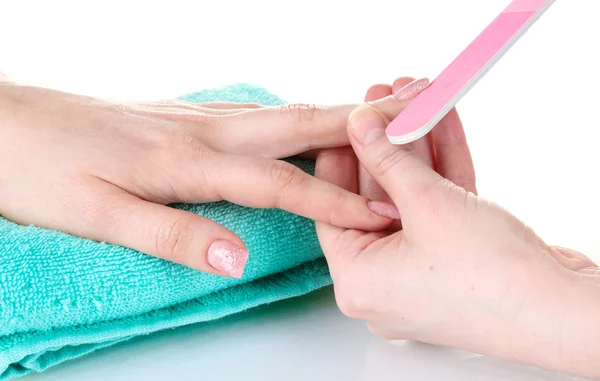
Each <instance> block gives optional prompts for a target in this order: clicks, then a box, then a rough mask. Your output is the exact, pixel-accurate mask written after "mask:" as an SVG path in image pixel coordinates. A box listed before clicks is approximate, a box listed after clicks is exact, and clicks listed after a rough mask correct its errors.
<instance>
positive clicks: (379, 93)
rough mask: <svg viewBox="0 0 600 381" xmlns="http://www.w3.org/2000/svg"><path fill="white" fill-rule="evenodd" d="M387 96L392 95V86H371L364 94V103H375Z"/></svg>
mask: <svg viewBox="0 0 600 381" xmlns="http://www.w3.org/2000/svg"><path fill="white" fill-rule="evenodd" d="M389 95H392V86H390V85H388V84H377V85H373V86H371V87H369V90H367V93H366V94H365V102H372V101H376V100H378V99H381V98H385V97H387V96H389Z"/></svg>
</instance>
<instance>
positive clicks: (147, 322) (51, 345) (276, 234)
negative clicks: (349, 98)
mask: <svg viewBox="0 0 600 381" xmlns="http://www.w3.org/2000/svg"><path fill="white" fill-rule="evenodd" d="M181 99H185V100H187V101H191V102H207V101H229V102H256V103H261V104H264V105H277V104H282V103H283V101H282V100H281V99H279V98H278V97H276V96H274V95H272V94H270V93H269V92H267V91H266V90H264V89H262V88H260V87H256V86H250V85H233V86H228V87H224V88H221V89H215V90H205V91H200V92H197V93H192V94H188V95H186V96H184V97H182V98H181ZM290 162H292V163H293V164H295V165H297V166H299V167H300V168H302V169H303V170H305V171H306V172H308V173H311V174H312V172H313V170H314V162H312V161H310V160H297V159H293V160H290ZM173 207H174V208H179V209H185V210H189V211H192V212H194V213H197V214H199V215H201V216H204V217H207V218H210V219H211V220H213V221H216V222H218V223H220V224H222V225H224V226H225V227H227V228H229V229H231V230H232V231H233V232H235V233H236V234H237V235H239V236H240V237H241V238H242V239H243V240H244V242H245V243H246V245H247V247H248V249H249V251H250V258H249V260H248V263H247V267H246V270H245V273H244V277H243V279H227V278H221V277H217V276H214V275H210V274H206V273H201V272H199V271H195V270H191V269H189V268H186V267H183V266H180V265H177V264H173V263H170V262H167V261H164V260H161V259H157V258H154V257H151V256H148V255H144V254H142V253H139V252H137V251H134V250H130V249H126V248H124V247H120V246H113V245H108V244H105V243H98V242H95V241H91V240H86V239H82V238H78V237H74V236H71V235H68V234H65V233H62V232H58V231H53V230H47V229H41V228H38V227H35V226H20V225H17V224H14V223H12V222H10V221H8V220H6V219H3V218H1V217H0V380H6V379H9V378H13V377H17V376H22V375H25V374H27V373H29V372H40V371H43V370H45V369H47V368H49V367H51V366H53V365H56V364H59V363H61V362H63V361H66V360H69V359H73V358H76V357H79V356H82V355H85V354H87V353H90V352H92V351H94V350H96V349H99V348H104V347H107V346H110V345H113V344H115V343H118V342H121V341H124V340H128V339H131V338H133V337H135V336H138V335H144V334H149V333H152V332H156V331H159V330H163V329H167V328H174V327H179V326H183V325H186V324H193V323H198V322H206V321H210V320H215V319H219V318H221V317H224V316H227V315H230V314H234V313H237V312H240V311H244V310H246V309H249V308H252V307H255V306H258V305H261V304H265V303H270V302H274V301H277V300H281V299H285V298H291V297H294V296H298V295H302V294H305V293H308V292H310V291H313V290H315V289H318V288H320V287H323V286H326V285H329V284H330V283H331V279H330V277H329V273H328V270H327V266H326V263H325V261H324V259H323V257H322V252H321V249H320V246H319V243H318V241H317V237H316V233H315V228H314V223H313V222H312V221H310V220H308V219H305V218H302V217H299V216H296V215H293V214H290V213H287V212H284V211H281V210H274V209H249V208H244V207H241V206H237V205H234V204H230V203H227V202H218V203H211V204H177V205H173Z"/></svg>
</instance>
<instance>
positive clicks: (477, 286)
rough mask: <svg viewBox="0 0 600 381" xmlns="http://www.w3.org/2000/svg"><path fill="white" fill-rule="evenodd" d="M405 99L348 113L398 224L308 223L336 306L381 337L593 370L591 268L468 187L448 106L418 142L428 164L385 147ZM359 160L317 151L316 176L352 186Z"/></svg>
mask: <svg viewBox="0 0 600 381" xmlns="http://www.w3.org/2000/svg"><path fill="white" fill-rule="evenodd" d="M374 91H375V92H377V91H379V92H380V93H381V91H382V88H381V87H380V88H379V90H373V89H372V90H371V93H373V92H374ZM383 92H385V89H383ZM389 92H391V90H390V89H388V90H387V93H388V94H389ZM382 95H386V94H379V96H382ZM406 104H407V101H403V102H396V103H395V104H394V105H393V106H390V103H381V102H373V103H371V104H367V105H363V106H360V107H359V108H357V109H356V110H355V111H354V112H353V113H352V115H351V116H350V120H349V124H348V129H349V136H350V141H351V144H352V147H353V148H354V151H355V153H356V156H358V159H359V160H360V164H362V165H363V166H364V167H365V168H366V170H367V171H368V172H369V173H370V174H371V175H372V176H373V178H374V179H375V181H376V182H377V183H378V184H379V185H380V186H381V187H382V189H383V190H385V193H384V194H383V196H382V197H388V195H389V197H390V198H391V199H392V200H393V201H394V202H395V204H396V206H397V207H398V209H399V215H400V218H401V221H402V230H400V231H395V232H394V231H389V230H388V231H387V232H379V233H369V232H364V231H360V230H354V229H344V228H340V227H336V226H333V225H331V224H327V223H323V222H321V223H317V232H318V235H319V240H320V242H321V245H322V247H323V250H324V252H325V256H326V258H327V261H328V263H329V266H330V270H331V275H332V277H333V281H334V287H335V294H336V299H337V303H338V305H339V307H340V309H341V310H342V311H343V312H344V313H345V314H346V315H348V316H350V317H353V318H358V319H363V320H365V321H367V322H368V325H369V327H370V329H371V330H372V331H373V332H374V333H375V334H377V335H378V336H380V337H383V338H386V339H408V340H416V341H422V342H426V343H431V344H438V345H444V346H451V347H457V348H461V349H466V350H471V351H474V352H478V353H482V354H488V355H493V356H497V357H501V358H504V359H509V360H514V361H519V362H524V363H529V364H535V365H539V366H542V367H546V368H550V369H555V370H561V371H567V372H572V373H578V374H582V375H586V376H595V377H597V376H600V340H598V338H600V277H599V269H598V267H597V266H596V265H595V264H594V263H593V262H592V261H591V260H589V259H588V258H586V257H585V256H583V255H582V254H579V253H576V252H574V251H571V250H566V249H558V248H552V247H550V246H548V245H547V244H545V243H544V242H543V241H542V240H541V239H540V238H539V237H538V236H537V235H536V234H535V233H534V232H533V231H532V230H531V229H530V228H528V227H527V226H526V225H524V224H523V223H522V222H521V221H519V220H518V219H517V218H515V217H514V216H512V215H511V214H509V213H508V212H507V211H505V210H503V209H501V208H500V207H498V206H496V205H494V204H493V203H490V202H488V201H485V200H483V199H481V198H479V197H478V196H477V195H476V190H475V175H474V170H473V164H472V161H471V157H470V153H469V149H468V147H467V143H466V140H465V136H464V132H463V128H462V125H461V122H460V120H459V117H458V115H457V113H456V111H452V112H450V113H449V114H448V116H446V117H445V118H444V119H443V120H442V122H441V123H440V125H439V126H438V127H436V128H435V129H434V130H433V132H432V133H431V134H430V135H429V136H428V137H426V138H425V143H423V142H421V143H419V144H420V145H421V146H422V145H423V144H426V145H429V147H430V148H429V150H428V152H429V154H430V155H431V156H430V157H429V159H428V160H430V163H429V164H431V166H433V168H435V170H434V169H432V168H431V166H430V165H428V164H427V163H426V160H423V158H422V157H420V156H421V155H419V154H417V153H416V151H415V149H414V147H408V146H394V145H392V144H391V143H390V142H389V141H388V140H387V138H386V136H385V135H384V129H385V127H386V124H387V123H388V122H389V121H390V120H391V119H392V118H393V117H395V116H396V115H397V114H398V113H399V112H400V111H401V110H402V109H403V108H404V107H405V106H406ZM421 151H422V150H421ZM431 158H433V159H431ZM358 164H359V163H358V162H357V159H356V157H355V155H354V153H353V152H352V150H348V149H335V150H325V151H323V152H321V153H320V154H319V156H318V161H317V176H318V177H320V178H322V179H324V180H327V181H330V182H332V183H335V184H338V185H340V186H342V187H344V188H346V189H348V190H350V191H353V192H357V191H358V190H359V189H361V188H364V187H362V186H359V184H358V179H359V176H358V175H357V173H358V171H357V165H358ZM436 171H437V172H436ZM367 188H369V189H372V187H367ZM368 191H369V190H367V192H368Z"/></svg>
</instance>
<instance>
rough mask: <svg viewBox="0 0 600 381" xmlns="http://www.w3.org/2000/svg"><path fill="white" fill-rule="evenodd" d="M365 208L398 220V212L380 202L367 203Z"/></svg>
mask: <svg viewBox="0 0 600 381" xmlns="http://www.w3.org/2000/svg"><path fill="white" fill-rule="evenodd" d="M367 206H368V207H369V209H371V211H373V212H375V213H377V214H379V215H380V216H384V217H387V218H391V219H394V220H399V219H400V211H399V210H398V208H396V207H395V206H394V205H392V204H390V203H387V202H382V201H369V202H367Z"/></svg>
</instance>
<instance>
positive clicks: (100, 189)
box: [80, 180, 248, 278]
mask: <svg viewBox="0 0 600 381" xmlns="http://www.w3.org/2000/svg"><path fill="white" fill-rule="evenodd" d="M92 186H93V189H94V191H93V192H95V194H96V195H97V196H96V197H95V199H98V200H103V201H104V202H103V203H102V204H100V205H99V206H97V207H95V206H93V207H91V206H88V207H86V208H82V209H83V210H86V209H87V211H86V212H85V213H84V214H85V216H84V217H83V218H81V219H80V221H88V223H85V222H84V223H83V224H81V225H80V226H82V227H83V230H85V231H83V232H81V233H83V234H82V235H83V236H85V237H88V238H91V239H94V240H97V241H106V242H109V243H111V244H115V245H120V246H125V247H129V248H132V249H134V250H138V251H140V252H142V253H146V254H149V255H152V256H155V257H158V258H162V259H165V260H168V261H171V262H175V263H179V264H182V265H184V266H187V267H190V268H193V269H197V270H200V271H204V272H208V273H212V274H216V275H220V276H226V277H234V278H241V277H242V275H243V272H244V268H245V266H246V261H247V259H248V251H247V250H246V248H245V246H244V243H243V242H242V241H241V240H240V239H239V238H238V237H237V236H236V235H235V234H233V233H232V232H231V231H229V230H228V229H226V228H224V227H223V226H221V225H219V224H217V223H215V222H213V221H211V220H208V219H206V218H203V217H200V216H198V215H196V214H194V213H190V212H186V211H182V210H177V209H174V208H170V207H167V206H163V205H159V204H154V203H151V202H147V201H144V200H141V199H139V198H137V197H135V196H133V195H130V194H129V193H127V192H125V191H123V190H121V189H120V188H117V187H115V186H113V185H112V184H108V183H106V182H103V181H101V180H97V181H96V183H94V184H93V185H92Z"/></svg>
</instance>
